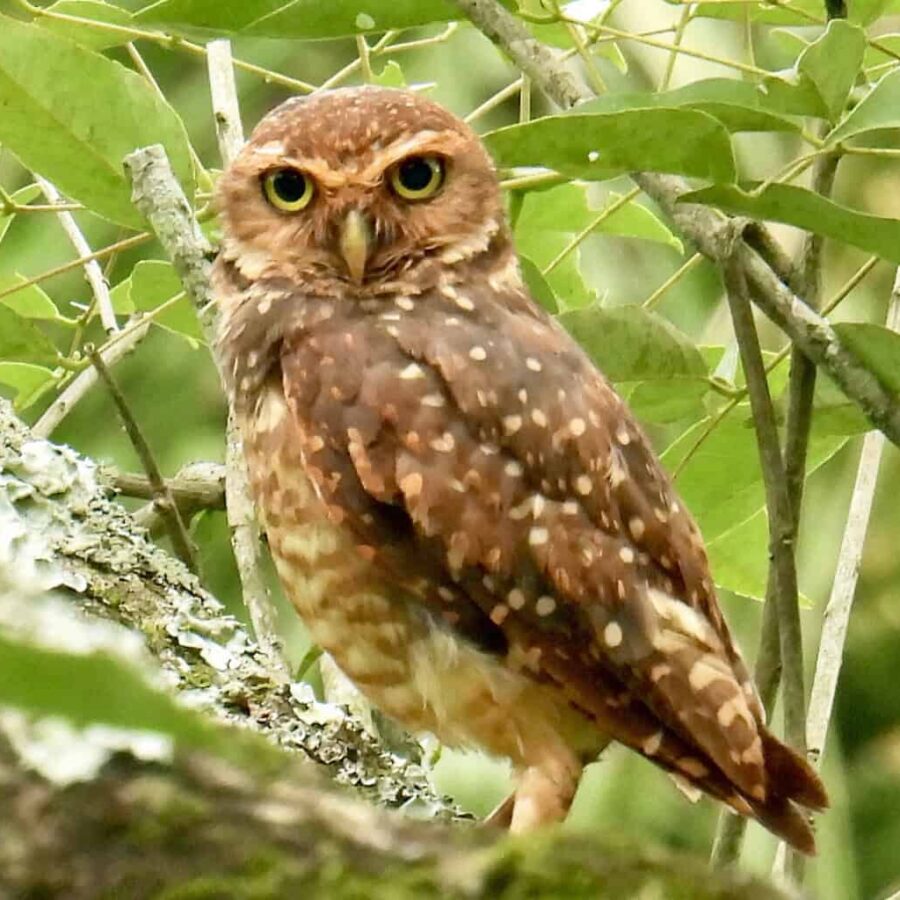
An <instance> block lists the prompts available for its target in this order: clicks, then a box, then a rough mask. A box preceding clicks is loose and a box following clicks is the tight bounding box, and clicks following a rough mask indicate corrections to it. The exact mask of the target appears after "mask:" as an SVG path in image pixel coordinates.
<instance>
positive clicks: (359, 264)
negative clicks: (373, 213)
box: [338, 209, 372, 284]
mask: <svg viewBox="0 0 900 900" xmlns="http://www.w3.org/2000/svg"><path fill="white" fill-rule="evenodd" d="M371 240H372V228H371V226H370V225H369V220H368V219H367V218H366V217H365V216H364V215H363V214H362V213H361V212H360V211H359V210H357V209H354V210H351V211H350V212H349V213H347V218H346V219H344V224H343V225H342V226H341V235H340V240H339V244H338V245H339V247H340V251H341V256H342V257H343V259H344V262H345V263H346V264H347V271H348V272H349V273H350V277H351V278H352V279H353V280H354V281H355V282H356V283H357V284H362V280H363V276H364V275H365V273H366V260H367V259H368V258H369V243H370V242H371Z"/></svg>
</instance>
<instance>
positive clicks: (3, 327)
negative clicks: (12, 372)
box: [0, 303, 59, 366]
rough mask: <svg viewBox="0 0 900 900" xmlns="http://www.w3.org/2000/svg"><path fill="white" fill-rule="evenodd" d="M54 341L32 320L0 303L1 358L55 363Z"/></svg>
mask: <svg viewBox="0 0 900 900" xmlns="http://www.w3.org/2000/svg"><path fill="white" fill-rule="evenodd" d="M58 358H59V353H58V352H57V350H56V347H55V346H54V345H53V342H52V341H51V340H50V338H48V337H47V336H46V335H45V334H44V332H43V331H41V330H40V329H39V328H37V327H36V326H35V325H34V324H32V322H31V321H29V320H28V319H26V318H24V317H23V316H20V315H19V314H18V313H17V312H16V311H15V310H12V309H10V308H9V307H8V306H6V305H5V304H3V303H0V360H7V361H11V362H34V363H41V364H43V365H51V366H52V365H55V364H56V361H57V359H58Z"/></svg>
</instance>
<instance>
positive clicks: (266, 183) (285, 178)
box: [263, 169, 316, 212]
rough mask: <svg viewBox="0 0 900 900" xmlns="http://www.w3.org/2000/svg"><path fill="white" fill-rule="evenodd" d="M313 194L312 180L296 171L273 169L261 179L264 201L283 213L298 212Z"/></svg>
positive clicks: (314, 190)
mask: <svg viewBox="0 0 900 900" xmlns="http://www.w3.org/2000/svg"><path fill="white" fill-rule="evenodd" d="M315 192H316V189H315V185H314V184H313V182H312V179H311V178H308V177H307V176H306V175H304V174H303V173H302V172H298V171H297V170H296V169H275V170H273V171H271V172H268V173H267V174H266V175H265V176H264V177H263V193H264V194H265V195H266V200H268V201H269V203H271V204H272V206H274V207H275V208H276V209H280V210H282V211H284V212H299V211H300V210H301V209H303V208H304V207H305V206H307V205H308V204H309V201H310V200H312V198H313V194H314V193H315Z"/></svg>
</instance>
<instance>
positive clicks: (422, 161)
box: [391, 156, 444, 200]
mask: <svg viewBox="0 0 900 900" xmlns="http://www.w3.org/2000/svg"><path fill="white" fill-rule="evenodd" d="M443 183H444V161H443V160H442V159H440V157H437V156H410V157H408V158H407V159H404V160H403V162H401V163H400V164H399V165H398V166H396V168H395V169H394V171H393V172H391V187H392V188H393V189H394V191H395V193H396V194H398V195H399V196H400V197H402V198H403V199H404V200H427V199H428V198H429V197H433V196H434V195H435V194H436V193H437V192H438V191H439V190H440V187H441V185H442V184H443Z"/></svg>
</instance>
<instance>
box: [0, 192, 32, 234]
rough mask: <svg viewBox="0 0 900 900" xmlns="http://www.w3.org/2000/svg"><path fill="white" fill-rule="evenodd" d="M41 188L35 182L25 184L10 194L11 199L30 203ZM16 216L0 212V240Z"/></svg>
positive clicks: (20, 202) (21, 202) (16, 201)
mask: <svg viewBox="0 0 900 900" xmlns="http://www.w3.org/2000/svg"><path fill="white" fill-rule="evenodd" d="M40 192H41V189H40V188H39V187H38V186H37V185H36V184H26V185H25V187H23V188H19V190H17V191H16V192H15V193H14V194H12V195H11V196H12V199H13V201H14V202H15V203H19V204H25V203H31V201H32V200H34V198H35V197H37V196H38V194H40ZM15 217H16V214H15V213H6V214H4V213H0V241H2V240H3V238H4V236H5V235H6V232H7V231H8V230H9V226H10V225H12V223H13V219H14V218H15Z"/></svg>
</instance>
